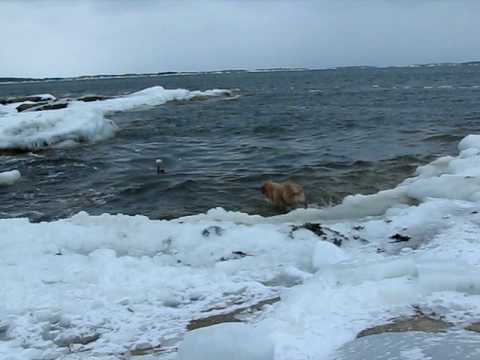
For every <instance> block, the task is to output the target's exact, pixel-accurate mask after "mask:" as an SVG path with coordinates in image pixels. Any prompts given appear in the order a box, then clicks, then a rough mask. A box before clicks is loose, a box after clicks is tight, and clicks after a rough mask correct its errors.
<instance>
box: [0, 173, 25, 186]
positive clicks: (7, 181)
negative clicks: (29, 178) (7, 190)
mask: <svg viewBox="0 0 480 360" xmlns="http://www.w3.org/2000/svg"><path fill="white" fill-rule="evenodd" d="M21 177H22V175H21V174H20V171H18V170H12V171H5V172H2V173H0V186H1V185H13V184H15V183H16V182H17V181H18V180H19V179H20V178H21Z"/></svg>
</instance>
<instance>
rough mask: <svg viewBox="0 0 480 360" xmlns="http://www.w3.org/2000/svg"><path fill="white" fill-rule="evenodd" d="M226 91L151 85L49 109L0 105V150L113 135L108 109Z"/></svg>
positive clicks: (28, 147)
mask: <svg viewBox="0 0 480 360" xmlns="http://www.w3.org/2000/svg"><path fill="white" fill-rule="evenodd" d="M227 94H230V92H229V91H228V90H218V89H217V90H207V91H189V90H185V89H175V90H168V89H164V88H163V87H161V86H155V87H152V88H148V89H145V90H142V91H139V92H136V93H133V94H130V95H127V96H123V97H119V98H114V99H109V100H105V101H97V102H90V103H84V102H81V101H72V102H71V103H70V104H69V106H68V107H67V108H65V109H59V110H51V111H39V112H21V113H17V112H16V110H15V108H16V106H18V104H12V105H6V106H3V105H0V116H1V121H0V150H1V149H20V150H37V149H42V148H46V147H51V146H57V145H60V146H62V145H63V144H65V143H68V144H71V143H72V142H75V143H81V142H96V141H100V140H103V139H106V138H108V137H111V136H113V135H114V134H115V132H116V131H117V129H118V127H117V125H116V124H115V123H114V122H113V121H112V120H110V119H108V118H106V117H105V115H106V114H108V113H109V112H115V111H127V110H131V109H134V108H138V107H141V106H156V105H162V104H164V103H166V102H169V101H173V100H183V101H188V100H195V99H199V98H205V97H215V96H223V95H227Z"/></svg>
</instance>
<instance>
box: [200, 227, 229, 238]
mask: <svg viewBox="0 0 480 360" xmlns="http://www.w3.org/2000/svg"><path fill="white" fill-rule="evenodd" d="M224 231H225V230H223V229H222V228H221V227H220V226H209V227H208V228H206V229H204V230H203V231H202V236H203V237H209V236H210V235H212V233H214V234H215V235H217V236H221V235H223V233H224Z"/></svg>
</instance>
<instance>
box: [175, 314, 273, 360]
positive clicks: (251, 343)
mask: <svg viewBox="0 0 480 360" xmlns="http://www.w3.org/2000/svg"><path fill="white" fill-rule="evenodd" d="M273 356H274V348H273V343H272V341H271V340H270V338H269V337H268V334H266V333H264V332H263V331H260V330H259V329H257V328H254V327H252V326H250V325H246V324H241V323H223V324H219V325H214V326H209V327H205V328H201V329H198V330H194V331H191V332H189V333H187V334H186V335H185V339H184V340H183V342H182V343H181V344H180V347H179V349H178V360H214V359H215V360H216V359H218V360H223V359H228V360H273Z"/></svg>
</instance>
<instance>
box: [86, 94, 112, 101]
mask: <svg viewBox="0 0 480 360" xmlns="http://www.w3.org/2000/svg"><path fill="white" fill-rule="evenodd" d="M109 99H113V96H102V95H86V96H82V97H80V98H78V99H77V100H78V101H83V102H93V101H103V100H109Z"/></svg>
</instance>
